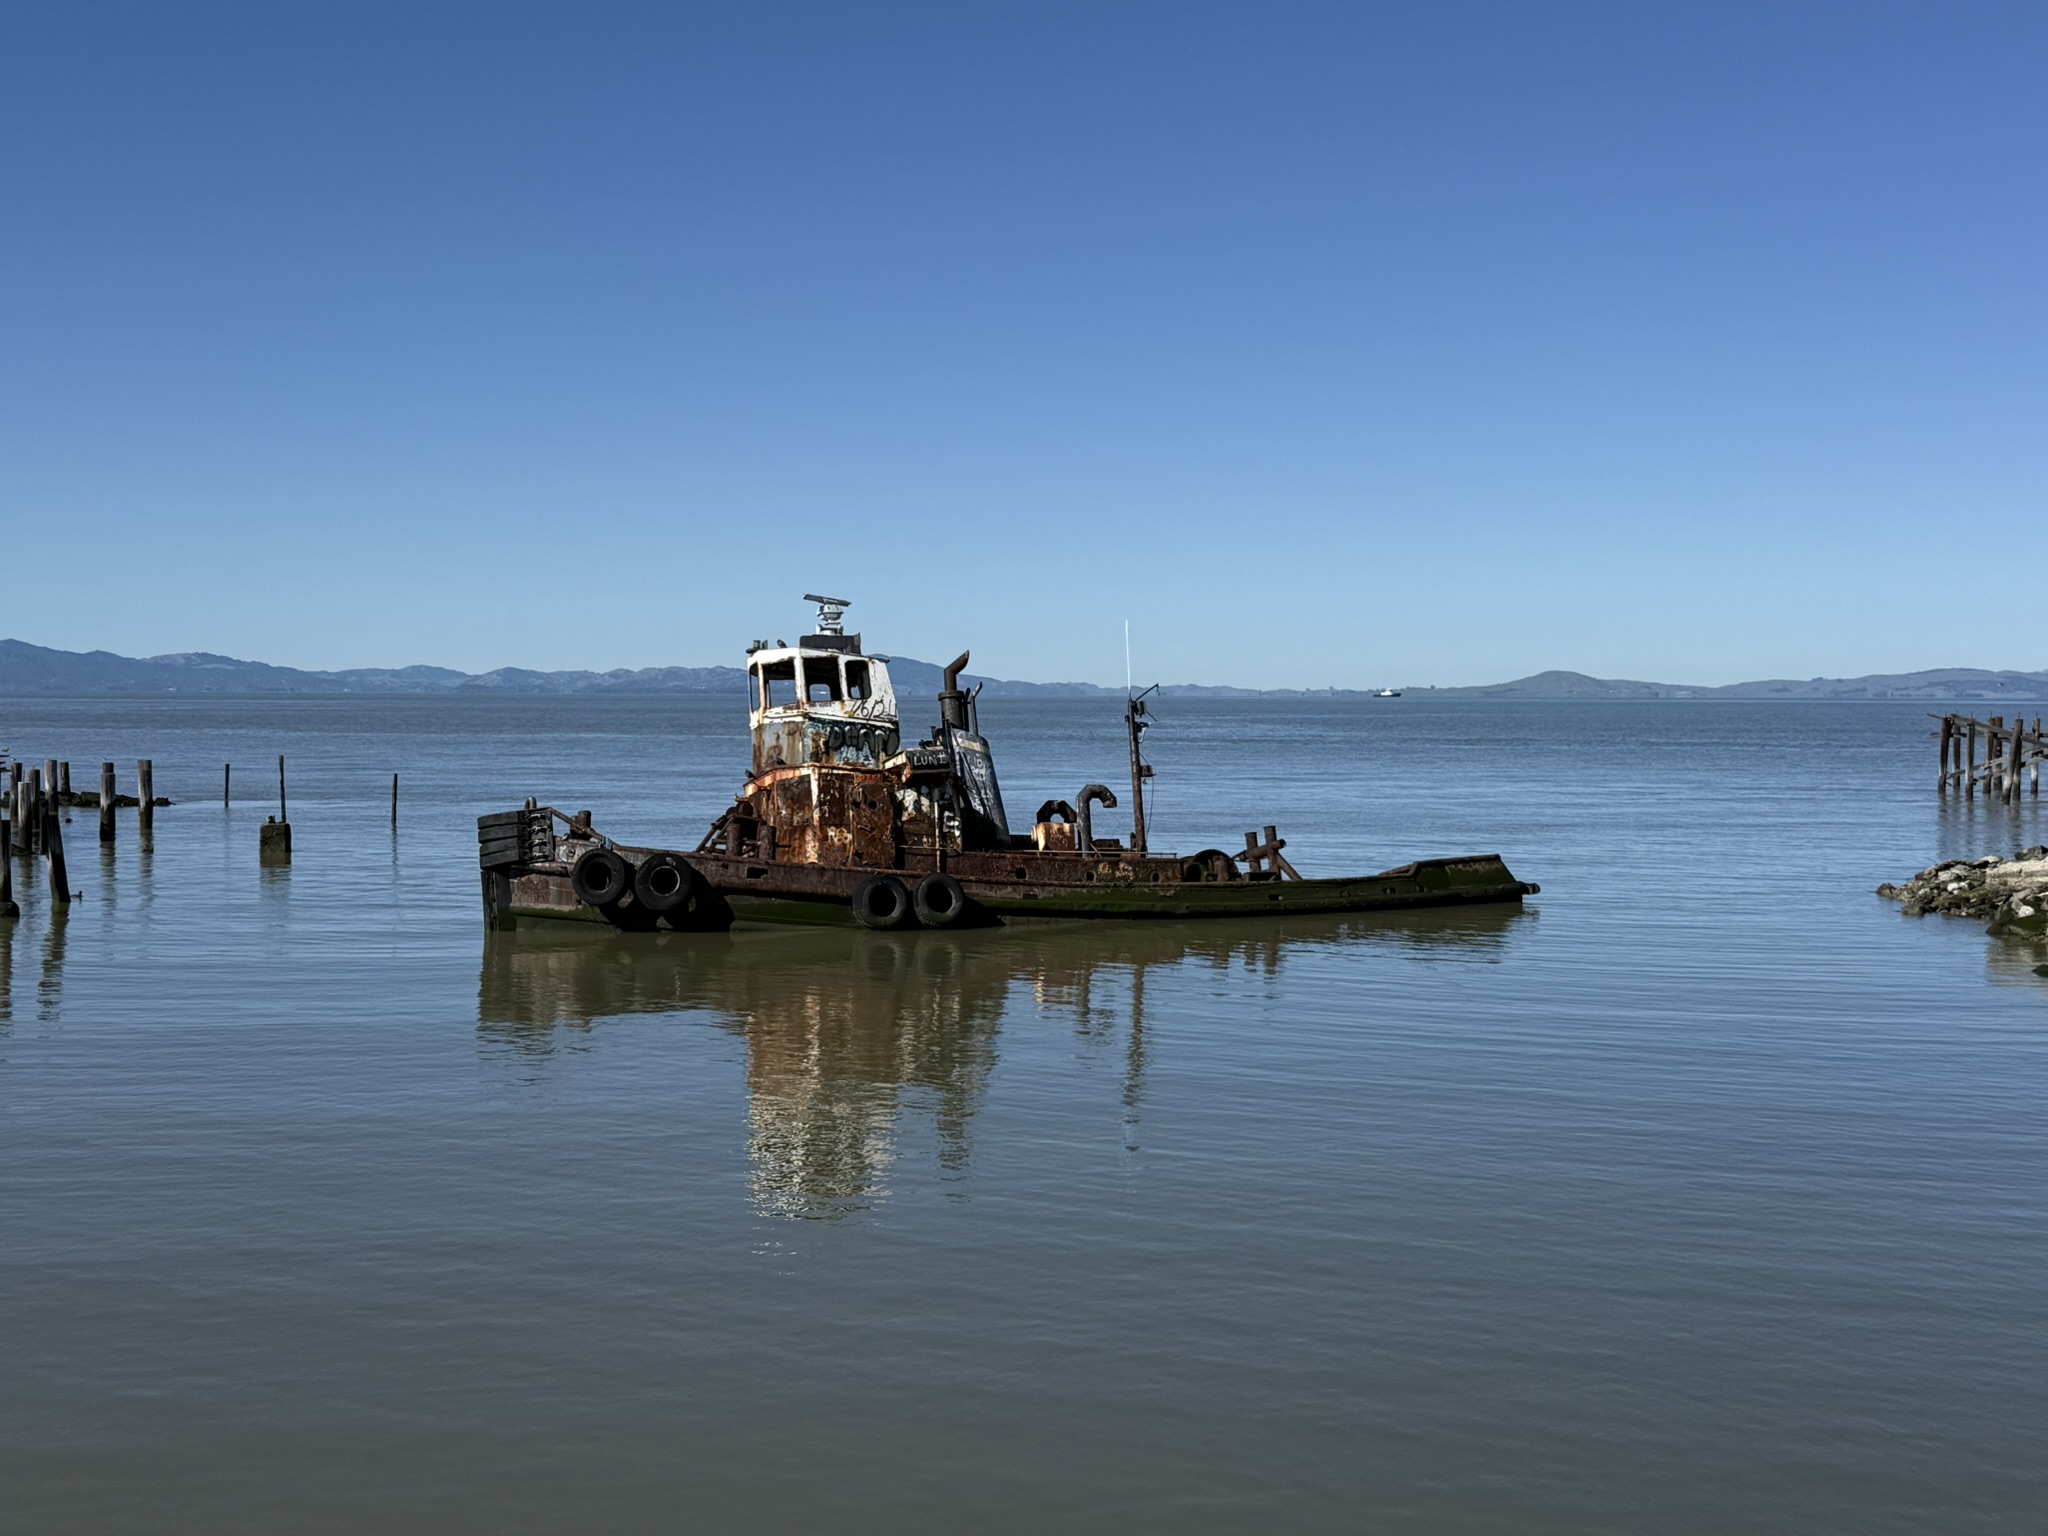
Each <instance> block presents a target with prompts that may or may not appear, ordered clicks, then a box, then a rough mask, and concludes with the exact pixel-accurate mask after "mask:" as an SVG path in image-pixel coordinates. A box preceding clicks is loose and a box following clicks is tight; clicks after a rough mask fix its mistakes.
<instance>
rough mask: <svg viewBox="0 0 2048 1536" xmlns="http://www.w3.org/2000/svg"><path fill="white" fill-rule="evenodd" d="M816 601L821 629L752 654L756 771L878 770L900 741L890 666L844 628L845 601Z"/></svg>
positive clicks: (750, 717)
mask: <svg viewBox="0 0 2048 1536" xmlns="http://www.w3.org/2000/svg"><path fill="white" fill-rule="evenodd" d="M805 601H807V602H814V603H816V604H818V632H817V633H816V634H812V635H805V636H804V637H803V639H802V641H801V642H800V643H799V644H797V645H782V644H780V643H778V644H775V645H772V646H771V645H768V644H765V643H759V644H756V645H755V646H754V647H753V648H752V650H751V652H750V653H749V655H748V657H747V692H748V699H747V722H748V725H749V727H750V728H751V730H752V733H753V743H754V762H753V769H754V772H755V773H757V774H760V773H767V772H770V771H772V770H774V769H777V768H799V767H804V766H807V765H810V764H813V763H825V764H837V765H840V766H844V767H862V768H875V767H880V766H881V764H882V763H883V762H884V761H886V760H887V759H888V758H890V757H893V756H894V755H895V754H896V752H897V751H898V750H899V749H900V747H901V745H902V733H901V728H900V726H899V724H898V721H897V715H896V690H895V689H894V688H893V687H892V686H891V685H890V682H889V663H888V661H887V659H886V658H884V657H881V656H867V655H863V654H862V652H861V648H860V636H859V635H849V634H847V633H846V632H845V626H844V623H843V615H844V613H845V610H846V604H845V603H844V602H842V601H839V600H837V599H833V598H821V597H810V598H806V599H805Z"/></svg>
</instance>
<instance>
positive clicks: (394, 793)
mask: <svg viewBox="0 0 2048 1536" xmlns="http://www.w3.org/2000/svg"><path fill="white" fill-rule="evenodd" d="M391 825H392V826H394V827H395V826H397V825H398V775H397V774H395V773H394V774H393V775H391Z"/></svg>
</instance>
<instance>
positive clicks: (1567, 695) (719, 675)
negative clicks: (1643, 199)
mask: <svg viewBox="0 0 2048 1536" xmlns="http://www.w3.org/2000/svg"><path fill="white" fill-rule="evenodd" d="M890 670H891V672H892V674H893V676H894V678H895V681H896V687H897V690H898V691H899V692H900V693H903V694H905V695H916V694H929V693H936V692H937V691H938V688H939V678H940V669H939V667H938V666H936V665H935V664H933V663H931V662H928V661H918V660H916V659H914V658H912V657H907V656H897V657H892V658H890ZM966 679H967V681H968V682H969V684H976V683H978V684H981V685H982V687H983V690H984V692H985V693H986V694H987V695H988V696H989V697H992V698H1002V697H1019V696H1028V695H1039V696H1043V697H1070V698H1081V697H1090V696H1095V695H1103V694H1115V693H1117V692H1119V691H1120V690H1118V689H1116V688H1105V687H1103V686H1101V685H1100V684H1096V683H1037V682H1022V681H1018V680H1015V679H1010V678H991V677H981V676H978V675H977V674H974V673H971V672H970V673H968V674H966ZM744 680H745V673H744V671H743V670H742V669H741V668H739V667H642V668H638V669H629V668H623V667H622V668H618V669H616V670H614V671H610V672H537V671H532V670H529V669H527V668H524V667H500V668H498V669H497V670H495V671H492V672H480V673H468V672H458V671H455V670H453V669H452V668H448V667H427V666H414V667H354V668H350V669H347V670H345V671H340V672H312V671H303V670H301V669H299V668H296V667H277V666H272V665H270V664H269V663H267V662H261V661H242V660H240V659H238V658H236V657H233V656H216V655H213V654H211V653H209V652H205V651H183V652H177V653H174V654H171V655H166V656H143V657H132V656H116V655H115V654H113V653H112V652H111V651H59V650H52V649H50V648H48V647H46V646H40V645H30V644H28V643H27V642H25V641H21V640H0V693H17V694H19V693H288V694H345V693H346V694H365V693H373V694H459V695H477V694H570V693H596V694H604V693H613V694H628V693H630V694H662V693H726V692H730V693H733V694H735V695H737V694H738V693H740V691H741V685H742V683H743V682H744ZM1161 691H1162V692H1164V693H1167V694H1172V695H1178V696H1180V697H1184V698H1187V697H1195V698H1199V697H1203V696H1209V697H1216V698H1260V697H1270V698H1302V697H1310V696H1315V697H1326V696H1330V695H1336V696H1339V697H1342V696H1346V695H1349V696H1352V697H1363V696H1366V695H1367V694H1368V693H1369V692H1370V690H1363V689H1345V688H1307V689H1304V688H1267V689H1259V688H1230V687H1216V686H1210V685H1205V684H1199V683H1174V684H1168V685H1166V686H1165V687H1164V688H1163V689H1162V690H1161ZM1403 691H1404V692H1405V693H1409V694H1414V695H1417V696H1420V697H1427V698H1501V699H1531V700H1543V699H1925V700H1930V701H1944V700H1973V699H1989V700H2004V699H2018V700H2034V699H2044V700H2048V670H2043V671H2039V672H2020V671H1987V670H1984V669H1982V668H1977V667H1938V668H1933V669H1930V670H1928V671H1924V672H1900V673H1879V674H1875V675H1873V676H1869V677H1852V678H1824V677H1816V678H1810V679H1808V680H1806V681H1804V682H1799V681H1794V680H1791V679H1766V680H1763V681H1758V682H1749V683H1728V684H1725V685H1722V686H1718V687H1705V686H1698V685H1693V684H1686V683H1646V682H1633V681H1628V680H1626V679H1613V678H1597V677H1588V676H1587V675H1586V674H1584V673H1583V672H1560V671H1551V672H1538V673H1536V674H1534V675H1533V676H1530V677H1523V678H1517V679H1515V680H1514V681H1512V682H1505V683H1490V684H1485V685H1482V686H1478V687H1462V688H1428V687H1410V688H1406V689H1404V690H1403Z"/></svg>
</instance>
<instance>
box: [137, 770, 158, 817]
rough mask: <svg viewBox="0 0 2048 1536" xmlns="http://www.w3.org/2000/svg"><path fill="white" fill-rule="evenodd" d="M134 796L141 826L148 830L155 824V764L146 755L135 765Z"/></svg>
mask: <svg viewBox="0 0 2048 1536" xmlns="http://www.w3.org/2000/svg"><path fill="white" fill-rule="evenodd" d="M135 796H136V798H137V799H138V800H140V801H141V802H142V803H141V805H140V807H139V808H138V811H137V815H138V817H139V818H140V825H141V828H142V830H143V831H144V832H145V833H146V832H149V831H151V830H152V829H153V828H154V827H155V826H156V764H155V763H154V762H152V761H151V760H150V759H148V758H146V757H145V758H143V759H141V760H140V761H138V762H137V763H136V765H135Z"/></svg>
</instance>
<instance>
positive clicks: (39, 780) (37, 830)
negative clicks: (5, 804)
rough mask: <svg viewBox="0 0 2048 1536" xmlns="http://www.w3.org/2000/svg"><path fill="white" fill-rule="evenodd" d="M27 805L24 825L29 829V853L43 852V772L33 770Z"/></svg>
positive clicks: (29, 777) (29, 781) (29, 778)
mask: <svg viewBox="0 0 2048 1536" xmlns="http://www.w3.org/2000/svg"><path fill="white" fill-rule="evenodd" d="M24 799H25V800H26V801H27V804H26V805H25V806H24V807H23V810H24V816H23V820H22V825H23V826H24V827H26V828H27V829H28V839H27V842H28V851H29V852H30V853H41V852H42V851H43V847H44V843H43V770H42V769H40V768H36V769H32V770H31V771H30V773H29V776H28V792H27V794H26V795H25V796H24Z"/></svg>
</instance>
